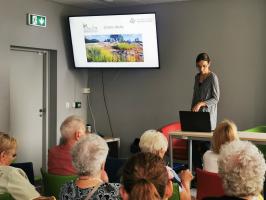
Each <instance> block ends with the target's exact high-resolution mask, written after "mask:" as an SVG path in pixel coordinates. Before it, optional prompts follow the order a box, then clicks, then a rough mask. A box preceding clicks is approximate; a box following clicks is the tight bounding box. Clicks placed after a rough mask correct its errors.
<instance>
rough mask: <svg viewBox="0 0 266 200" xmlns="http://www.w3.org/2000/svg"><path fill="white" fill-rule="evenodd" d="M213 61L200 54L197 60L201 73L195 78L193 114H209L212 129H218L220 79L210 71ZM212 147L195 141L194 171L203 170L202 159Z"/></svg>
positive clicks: (193, 154)
mask: <svg viewBox="0 0 266 200" xmlns="http://www.w3.org/2000/svg"><path fill="white" fill-rule="evenodd" d="M210 65H211V60H210V57H209V56H208V54H207V53H200V54H199V55H198V56H197V58H196V66H197V68H198V71H199V73H197V74H196V76H195V83H194V92H193V98H192V105H191V110H192V111H193V112H209V113H210V121H211V129H212V130H214V129H215V128H216V122H217V104H218V101H219V98H220V89H219V82H218V78H217V76H216V74H215V73H213V72H212V71H211V70H210ZM209 147H210V143H209V142H200V141H193V153H192V156H193V166H194V169H195V168H197V167H199V168H202V157H203V154H204V153H205V151H207V150H208V149H209Z"/></svg>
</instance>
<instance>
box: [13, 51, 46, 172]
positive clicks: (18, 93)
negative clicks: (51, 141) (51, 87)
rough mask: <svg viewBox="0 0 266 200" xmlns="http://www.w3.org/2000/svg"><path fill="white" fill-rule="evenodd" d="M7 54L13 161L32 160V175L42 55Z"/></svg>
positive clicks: (38, 144)
mask: <svg viewBox="0 0 266 200" xmlns="http://www.w3.org/2000/svg"><path fill="white" fill-rule="evenodd" d="M10 53H11V58H10V60H11V64H10V134H11V135H12V136H14V137H15V138H16V139H17V142H18V149H17V158H16V162H33V167H34V174H35V175H37V176H39V175H40V168H41V167H42V153H43V152H42V144H43V143H42V137H43V132H42V131H43V120H42V113H40V109H42V108H43V54H40V53H39V54H38V53H36V52H25V51H14V50H12V51H11V52H10Z"/></svg>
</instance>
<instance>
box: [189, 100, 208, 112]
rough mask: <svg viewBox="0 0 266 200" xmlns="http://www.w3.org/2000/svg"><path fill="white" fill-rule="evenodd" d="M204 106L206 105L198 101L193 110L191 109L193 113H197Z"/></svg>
mask: <svg viewBox="0 0 266 200" xmlns="http://www.w3.org/2000/svg"><path fill="white" fill-rule="evenodd" d="M204 106H206V103H205V102H204V101H200V102H199V103H197V104H196V105H195V106H193V108H192V109H191V110H192V111H193V112H199V110H200V108H201V107H204Z"/></svg>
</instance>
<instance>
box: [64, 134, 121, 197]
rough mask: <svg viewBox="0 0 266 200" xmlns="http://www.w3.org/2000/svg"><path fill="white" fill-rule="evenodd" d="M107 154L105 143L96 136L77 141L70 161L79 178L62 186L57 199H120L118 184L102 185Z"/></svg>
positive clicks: (90, 135) (91, 135) (92, 135)
mask: <svg viewBox="0 0 266 200" xmlns="http://www.w3.org/2000/svg"><path fill="white" fill-rule="evenodd" d="M107 154H108V146H107V143H106V142H105V140H104V139H103V138H101V137H100V136H98V135H96V134H89V135H88V136H86V137H84V138H82V139H81V140H80V141H78V142H77V143H76V144H75V146H74V147H73V149H72V159H73V165H74V167H75V168H76V170H77V173H78V176H79V177H78V179H77V180H75V181H70V182H68V183H66V184H64V185H63V186H62V188H61V190H60V195H59V199H60V200H84V199H97V200H101V199H106V200H107V199H110V200H112V199H114V200H115V199H120V196H119V187H120V184H118V183H104V182H103V181H102V179H101V174H102V173H103V171H104V165H105V160H106V157H107Z"/></svg>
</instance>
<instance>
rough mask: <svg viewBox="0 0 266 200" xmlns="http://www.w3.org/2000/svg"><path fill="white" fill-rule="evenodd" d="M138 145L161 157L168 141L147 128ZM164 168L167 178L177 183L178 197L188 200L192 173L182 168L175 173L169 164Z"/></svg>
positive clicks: (144, 150) (143, 149)
mask: <svg viewBox="0 0 266 200" xmlns="http://www.w3.org/2000/svg"><path fill="white" fill-rule="evenodd" d="M139 147H140V150H141V152H149V153H153V154H156V155H158V156H159V157H161V158H163V157H164V155H165V153H166V151H167V148H168V141H167V138H166V137H165V136H164V135H163V134H162V133H161V132H159V131H156V130H147V131H145V132H144V133H143V134H142V136H141V137H140V142H139ZM166 169H167V172H168V179H169V180H172V179H175V180H176V181H177V183H178V184H179V192H180V199H182V200H190V199H191V193H190V183H191V180H192V179H193V176H192V173H191V172H190V171H189V170H182V171H181V172H180V173H179V175H177V174H176V172H175V171H174V170H173V169H172V168H170V167H169V166H166Z"/></svg>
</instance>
